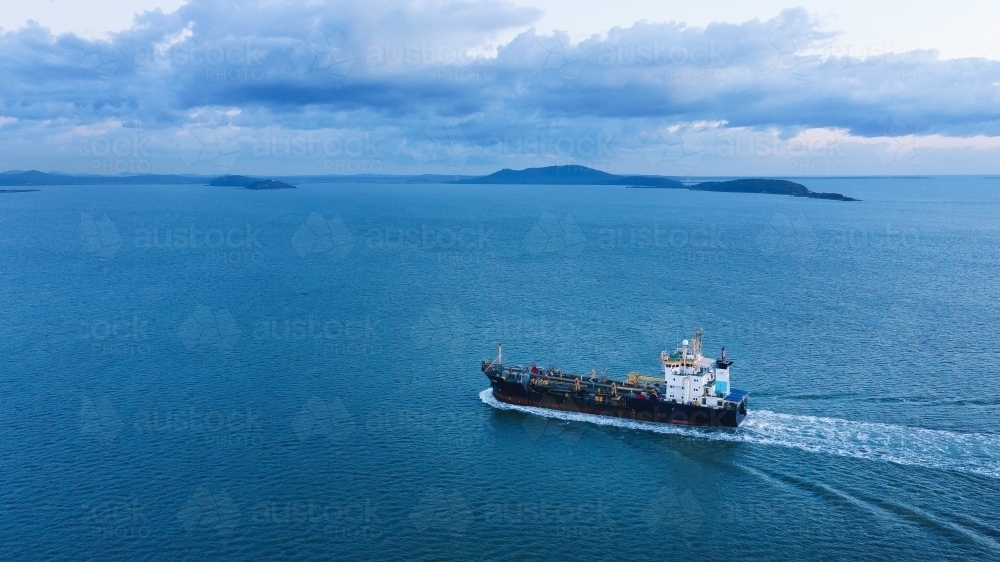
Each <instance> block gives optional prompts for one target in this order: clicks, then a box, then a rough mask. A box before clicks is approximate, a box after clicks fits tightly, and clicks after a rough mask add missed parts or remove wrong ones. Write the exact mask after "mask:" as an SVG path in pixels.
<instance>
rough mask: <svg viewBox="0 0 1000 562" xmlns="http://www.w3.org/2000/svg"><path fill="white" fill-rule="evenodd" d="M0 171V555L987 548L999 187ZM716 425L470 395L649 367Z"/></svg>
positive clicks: (995, 442) (365, 556) (986, 552)
mask: <svg viewBox="0 0 1000 562" xmlns="http://www.w3.org/2000/svg"><path fill="white" fill-rule="evenodd" d="M802 183H804V184H806V185H807V186H808V187H809V188H810V189H812V190H813V191H833V192H840V193H843V194H845V195H849V196H852V197H857V198H860V199H862V200H863V201H862V202H858V203H843V202H834V201H821V200H809V199H795V198H789V197H782V196H773V195H749V194H733V193H705V192H691V191H677V190H658V189H625V188H620V187H564V186H558V187H557V186H448V185H350V184H337V185H301V186H299V188H298V189H295V190H286V191H273V192H251V191H245V190H236V189H230V188H212V187H202V186H106V187H101V186H96V187H95V186H66V187H58V186H57V187H47V186H46V187H44V188H42V190H41V191H39V192H34V193H16V194H0V255H2V259H0V353H2V357H3V361H2V367H0V475H2V481H0V482H2V485H0V559H5V560H6V559H12V560H24V559H66V560H80V559H86V560H90V559H93V560H97V559H100V560H113V559H130V560H132V559H171V560H184V559H245V560H267V559H288V560H325V559H337V560H372V559H377V560H383V559H385V560H442V559H462V560H510V561H520V560H539V561H541V560H587V561H592V560H646V559H672V558H679V559H685V560H723V559H726V560H803V559H809V560H861V559H866V560H871V559H883V560H887V559H892V560H942V559H952V560H968V559H978V560H987V559H992V560H997V559H1000V367H998V360H1000V357H998V350H1000V323H998V317H1000V218H998V217H1000V180H998V179H996V178H977V177H957V178H956V177H941V178H916V179H914V178H882V179H821V180H803V181H802ZM697 328H702V329H704V331H705V348H706V351H707V352H708V353H709V354H711V355H715V354H717V353H718V350H719V348H721V347H722V346H725V347H726V350H727V354H728V355H729V357H730V358H732V359H734V360H735V361H736V363H735V365H734V366H733V380H734V386H736V387H738V388H744V389H748V390H750V391H751V392H752V393H751V396H750V402H749V408H750V410H751V413H750V415H749V417H748V418H747V420H746V422H745V423H744V425H743V426H742V427H740V428H739V429H738V430H735V431H733V430H711V429H697V428H684V427H675V426H662V425H652V424H642V423H635V422H628V421H621V420H610V419H602V418H593V417H590V416H584V415H578V414H569V413H559V412H547V411H535V410H532V409H528V408H514V407H510V406H508V405H503V404H500V403H497V402H496V401H495V400H494V399H493V398H492V397H491V396H490V395H489V393H488V392H484V389H486V388H487V386H488V385H487V381H486V378H485V377H484V376H483V375H482V374H481V373H480V371H479V361H480V359H482V358H483V357H493V356H495V354H496V345H497V343H498V342H503V344H504V358H505V360H506V361H507V362H512V363H529V362H537V363H538V364H540V365H544V366H548V365H556V366H559V367H561V368H562V369H564V370H568V371H573V372H589V371H590V370H591V369H597V370H598V371H602V370H604V371H607V373H608V374H609V375H612V376H623V375H624V374H625V373H627V372H629V371H631V370H639V371H642V372H645V373H648V374H653V373H656V372H657V367H658V365H657V363H658V359H657V358H658V355H659V352H660V351H661V350H662V349H673V348H674V347H675V346H676V345H677V344H678V343H679V342H680V340H682V339H684V338H690V337H691V336H692V335H693V333H694V331H695V329H697Z"/></svg>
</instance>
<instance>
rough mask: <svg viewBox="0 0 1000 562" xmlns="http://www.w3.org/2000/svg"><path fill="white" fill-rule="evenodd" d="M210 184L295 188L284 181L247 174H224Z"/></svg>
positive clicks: (257, 187) (256, 187) (250, 187)
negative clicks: (253, 176) (248, 175)
mask: <svg viewBox="0 0 1000 562" xmlns="http://www.w3.org/2000/svg"><path fill="white" fill-rule="evenodd" d="M208 185H213V186H223V187H242V188H243V189H253V190H258V189H295V186H294V185H291V184H288V183H285V182H283V181H278V180H271V179H260V178H251V177H247V176H222V177H221V178H215V179H214V180H212V181H211V182H209V183H208Z"/></svg>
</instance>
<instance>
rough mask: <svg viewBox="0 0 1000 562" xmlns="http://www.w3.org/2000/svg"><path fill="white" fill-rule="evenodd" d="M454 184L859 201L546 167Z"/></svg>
mask: <svg viewBox="0 0 1000 562" xmlns="http://www.w3.org/2000/svg"><path fill="white" fill-rule="evenodd" d="M454 183H466V184H533V185H621V186H625V187H632V188H659V189H689V190H691V191H716V192H727V193H766V194H772V195H790V196H792V197H808V198H810V199H830V200H833V201H859V199H855V198H853V197H847V196H845V195H841V194H840V193H818V192H815V191H810V190H809V188H807V187H806V186H804V185H802V184H800V183H795V182H792V181H788V180H775V179H762V178H751V179H736V180H728V181H706V182H700V183H694V184H684V183H682V182H680V181H678V180H676V179H673V178H668V177H664V176H628V175H617V174H609V173H608V172H602V171H600V170H595V169H593V168H588V167H586V166H575V165H570V166H548V167H545V168H528V169H526V170H510V169H503V170H500V171H499V172H495V173H492V174H490V175H488V176H482V177H479V178H469V179H463V180H459V181H456V182H454Z"/></svg>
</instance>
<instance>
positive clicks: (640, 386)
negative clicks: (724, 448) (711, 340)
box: [482, 330, 750, 427]
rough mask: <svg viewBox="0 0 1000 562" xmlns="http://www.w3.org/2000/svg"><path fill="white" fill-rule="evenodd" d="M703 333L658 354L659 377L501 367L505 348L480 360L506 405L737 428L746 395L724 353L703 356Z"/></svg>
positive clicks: (494, 388)
mask: <svg viewBox="0 0 1000 562" xmlns="http://www.w3.org/2000/svg"><path fill="white" fill-rule="evenodd" d="M701 343H702V331H701V330H698V331H697V332H696V333H695V336H694V340H693V341H691V342H689V341H688V340H684V341H683V342H681V345H680V347H678V348H677V349H676V350H675V351H674V352H673V353H667V352H666V351H663V352H661V353H660V363H661V364H662V368H663V375H662V376H655V377H653V376H646V375H642V374H640V373H636V372H632V373H628V374H627V375H626V376H625V378H624V379H621V380H613V379H611V378H609V377H608V376H607V375H606V374H598V373H597V372H596V370H592V371H591V372H590V375H574V374H571V373H565V372H563V371H561V370H559V369H557V368H555V367H549V368H544V369H543V368H540V367H538V366H537V365H535V364H529V365H528V366H520V365H518V366H510V365H504V363H503V344H500V345H498V346H497V357H496V359H494V360H492V361H489V360H487V359H483V361H482V371H483V374H485V375H486V377H487V378H489V379H490V387H491V388H492V389H493V396H494V397H495V398H496V399H497V400H499V401H501V402H506V403H508V404H516V405H519V406H533V407H536V408H549V409H553V410H563V411H568V412H579V413H585V414H597V415H601V416H614V417H618V418H628V419H632V420H638V421H649V422H663V423H676V424H684V425H702V426H716V427H739V425H740V422H742V421H743V419H744V418H745V417H746V415H747V397H748V396H749V394H750V393H749V392H748V391H745V390H739V389H736V388H731V387H730V386H729V374H730V373H729V367H730V366H731V365H732V364H733V361H731V360H729V359H728V358H727V357H726V348H722V353H721V355H720V356H719V358H718V359H711V358H708V357H705V356H703V355H702V353H701Z"/></svg>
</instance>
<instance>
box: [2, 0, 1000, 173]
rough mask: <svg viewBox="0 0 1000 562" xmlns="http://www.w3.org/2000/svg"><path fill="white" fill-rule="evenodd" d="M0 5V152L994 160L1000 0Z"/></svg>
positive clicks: (488, 166)
mask: <svg viewBox="0 0 1000 562" xmlns="http://www.w3.org/2000/svg"><path fill="white" fill-rule="evenodd" d="M2 2H3V4H7V5H4V6H2V7H3V9H2V10H0V72H2V75H3V76H4V79H3V80H2V81H0V146H2V147H3V150H2V151H0V170H24V169H40V170H44V171H61V172H72V173H95V174H117V173H191V174H213V175H214V174H221V173H239V174H248V175H266V174H270V175H283V174H285V175H291V174H295V175H312V174H352V173H387V174H421V173H444V174H479V173H489V172H492V171H495V170H497V169H500V168H515V169H520V168H525V167H534V166H545V165H553V164H582V165H587V166H591V167H594V168H598V169H602V170H606V171H611V172H618V173H641V174H660V175H680V176H733V175H736V176H748V175H763V176H774V177H778V176H790V177H796V176H852V175H883V174H884V175H927V174H932V175H933V174H996V173H1000V158H998V156H1000V121H998V116H1000V115H998V114H1000V103H998V102H1000V98H998V88H1000V50H998V48H997V47H995V46H994V43H995V41H992V40H991V39H992V37H991V34H992V33H993V30H992V29H991V27H990V22H992V21H997V16H998V15H1000V5H998V6H995V7H994V6H985V7H983V6H982V5H978V4H974V3H972V2H970V1H967V0H953V1H952V2H950V3H947V4H944V3H940V2H934V3H931V2H919V1H911V2H900V1H895V0H892V1H886V2H880V3H878V4H877V5H875V4H876V3H873V2H860V1H853V0H840V1H837V2H831V1H799V2H795V1H794V0H791V1H789V2H782V1H780V0H762V1H759V2H753V3H747V2H736V1H730V0H714V1H704V2H700V3H680V2H649V1H646V2H640V1H636V0H618V1H616V2H614V3H609V2H599V1H590V0H576V1H563V0H558V1H524V0H522V1H513V2H509V1H498V0H475V1H473V0H467V1H447V0H420V1H373V2H367V3H358V2H330V1H313V2H304V1H301V0H300V1H285V0H258V1H244V0H190V1H187V2H184V1H181V0H132V1H125V0H100V1H94V0H92V1H88V2H73V1H68V0H41V1H38V2H32V3H28V2H20V3H15V2H11V1H9V0H2Z"/></svg>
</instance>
